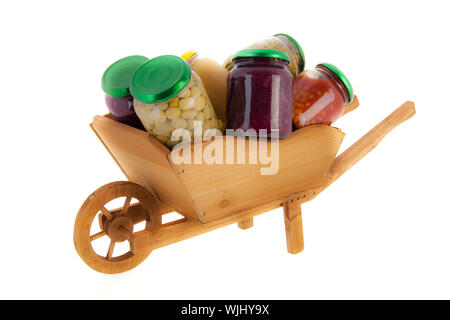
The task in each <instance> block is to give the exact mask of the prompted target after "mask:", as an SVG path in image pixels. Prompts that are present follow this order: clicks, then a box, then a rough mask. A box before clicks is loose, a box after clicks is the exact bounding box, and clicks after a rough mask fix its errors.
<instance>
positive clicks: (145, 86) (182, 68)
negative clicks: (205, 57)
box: [130, 55, 191, 103]
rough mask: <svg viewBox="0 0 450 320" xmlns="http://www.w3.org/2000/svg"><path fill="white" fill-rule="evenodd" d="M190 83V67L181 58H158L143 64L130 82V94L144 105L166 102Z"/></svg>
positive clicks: (168, 56) (170, 56) (169, 56)
mask: <svg viewBox="0 0 450 320" xmlns="http://www.w3.org/2000/svg"><path fill="white" fill-rule="evenodd" d="M189 81H191V67H190V66H189V64H188V63H187V62H186V61H185V60H184V59H182V58H180V57H177V56H172V55H166V56H159V57H156V58H153V59H151V60H149V61H147V62H146V63H144V64H143V65H142V66H141V67H140V68H139V69H138V70H136V72H135V73H134V76H133V79H132V80H131V88H130V91H131V94H132V95H133V97H135V98H136V99H138V100H139V101H142V102H144V103H155V102H160V101H166V100H168V99H170V98H172V97H174V96H175V95H177V94H178V93H180V92H181V90H183V89H184V88H185V87H186V85H187V84H188V83H189Z"/></svg>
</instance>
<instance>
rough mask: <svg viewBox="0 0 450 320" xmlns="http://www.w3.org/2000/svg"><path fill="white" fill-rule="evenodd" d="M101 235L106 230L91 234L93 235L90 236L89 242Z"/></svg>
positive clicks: (104, 234) (103, 234) (104, 233)
mask: <svg viewBox="0 0 450 320" xmlns="http://www.w3.org/2000/svg"><path fill="white" fill-rule="evenodd" d="M103 236H106V231H100V232H99V233H96V234H93V235H92V236H91V237H90V240H91V242H92V241H94V240H97V239H98V238H101V237H103Z"/></svg>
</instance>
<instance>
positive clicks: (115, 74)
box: [102, 56, 148, 128]
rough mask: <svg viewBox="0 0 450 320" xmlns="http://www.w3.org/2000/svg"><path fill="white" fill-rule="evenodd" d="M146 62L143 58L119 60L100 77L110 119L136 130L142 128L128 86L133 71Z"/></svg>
mask: <svg viewBox="0 0 450 320" xmlns="http://www.w3.org/2000/svg"><path fill="white" fill-rule="evenodd" d="M147 61H148V58H146V57H143V56H129V57H126V58H123V59H120V60H118V61H116V62H114V63H113V64H112V65H110V66H109V67H108V69H106V71H105V72H104V73H103V77H102V88H103V91H104V92H105V102H106V106H107V107H108V110H109V112H110V113H111V116H112V118H113V119H114V120H116V121H119V122H122V123H125V124H128V125H130V126H133V127H136V128H142V124H141V121H140V120H139V118H138V116H137V115H136V113H135V111H134V106H133V97H132V96H131V93H130V84H131V79H132V78H133V75H134V73H135V71H136V70H137V69H138V68H139V67H140V66H141V65H142V64H144V63H145V62H147Z"/></svg>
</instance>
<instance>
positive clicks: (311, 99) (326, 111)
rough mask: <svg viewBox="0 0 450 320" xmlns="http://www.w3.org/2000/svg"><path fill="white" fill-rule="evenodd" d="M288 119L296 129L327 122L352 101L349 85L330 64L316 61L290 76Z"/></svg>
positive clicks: (327, 123)
mask: <svg viewBox="0 0 450 320" xmlns="http://www.w3.org/2000/svg"><path fill="white" fill-rule="evenodd" d="M292 90H293V97H292V99H293V100H292V119H293V122H294V124H295V126H296V127H297V128H301V127H304V126H309V125H314V124H321V125H330V124H331V123H332V122H333V121H335V120H336V119H338V118H339V117H340V116H342V115H343V114H344V111H345V105H346V104H349V103H351V102H352V100H353V88H352V85H351V84H350V81H349V80H348V78H347V77H346V76H345V75H344V73H343V72H342V71H341V70H340V69H338V68H337V67H336V66H335V65H333V64H331V63H320V64H318V65H317V66H316V68H315V69H314V70H305V71H303V72H302V73H301V74H300V75H298V76H297V77H296V78H295V79H294V84H293V89H292Z"/></svg>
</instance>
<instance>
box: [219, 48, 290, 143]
mask: <svg viewBox="0 0 450 320" xmlns="http://www.w3.org/2000/svg"><path fill="white" fill-rule="evenodd" d="M233 62H234V63H235V64H236V67H234V68H233V70H231V71H230V77H229V80H228V96H227V129H232V130H234V132H236V133H237V132H240V133H239V135H242V134H244V135H246V136H259V137H264V136H266V137H275V138H276V137H280V138H287V137H289V135H290V134H291V132H292V108H291V102H292V79H293V77H292V74H291V73H290V72H289V71H288V69H287V67H288V64H289V57H288V56H287V55H286V54H285V53H284V52H281V51H276V50H269V49H245V50H241V51H239V52H238V53H236V55H235V56H234V57H233Z"/></svg>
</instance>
